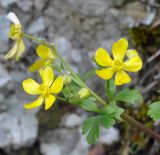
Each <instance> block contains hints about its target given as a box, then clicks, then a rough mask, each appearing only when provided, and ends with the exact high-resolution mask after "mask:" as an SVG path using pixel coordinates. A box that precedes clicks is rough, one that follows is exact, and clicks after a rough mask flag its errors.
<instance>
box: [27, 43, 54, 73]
mask: <svg viewBox="0 0 160 155" xmlns="http://www.w3.org/2000/svg"><path fill="white" fill-rule="evenodd" d="M36 53H37V55H38V56H39V57H40V58H41V59H40V60H37V61H36V62H35V63H34V64H33V65H31V66H30V67H29V69H28V70H29V71H30V72H34V71H36V70H39V69H40V68H41V67H43V66H48V65H50V64H51V63H52V62H53V60H54V59H55V55H54V53H53V51H52V50H51V49H50V48H49V47H48V46H46V45H43V44H41V45H39V46H38V47H37V49H36Z"/></svg>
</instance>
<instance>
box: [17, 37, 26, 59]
mask: <svg viewBox="0 0 160 155" xmlns="http://www.w3.org/2000/svg"><path fill="white" fill-rule="evenodd" d="M17 44H18V50H17V53H16V61H17V60H19V58H20V57H21V55H22V54H23V52H24V51H25V45H24V42H23V40H22V39H20V40H17Z"/></svg>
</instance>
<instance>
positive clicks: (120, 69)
mask: <svg viewBox="0 0 160 155" xmlns="http://www.w3.org/2000/svg"><path fill="white" fill-rule="evenodd" d="M127 48H128V41H127V40H126V39H125V38H122V39H120V40H119V41H117V42H115V43H114V44H113V46H112V53H113V58H114V59H113V60H112V58H111V57H110V55H109V53H108V52H107V51H106V50H105V49H103V48H99V49H98V50H97V51H96V54H95V61H96V62H97V64H98V65H100V66H101V67H103V68H102V69H100V70H96V74H97V75H98V76H99V77H101V78H102V79H105V80H108V79H111V78H112V77H113V75H114V73H116V76H115V85H122V84H125V83H129V82H130V81H131V78H130V76H129V75H128V74H127V73H126V72H125V71H129V72H137V71H139V70H140V69H141V68H142V60H141V58H140V57H139V55H138V52H137V51H136V50H133V49H131V50H127ZM125 56H127V58H128V59H127V60H126V61H124V57H125Z"/></svg>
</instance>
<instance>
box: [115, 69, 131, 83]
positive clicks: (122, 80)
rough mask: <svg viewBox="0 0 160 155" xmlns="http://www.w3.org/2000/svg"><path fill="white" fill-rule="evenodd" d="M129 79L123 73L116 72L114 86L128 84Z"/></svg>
mask: <svg viewBox="0 0 160 155" xmlns="http://www.w3.org/2000/svg"><path fill="white" fill-rule="evenodd" d="M130 81H131V78H130V77H129V75H128V74H127V73H126V72H125V71H123V70H122V71H118V72H117V74H116V77H115V85H122V84H125V83H129V82H130Z"/></svg>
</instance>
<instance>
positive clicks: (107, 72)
mask: <svg viewBox="0 0 160 155" xmlns="http://www.w3.org/2000/svg"><path fill="white" fill-rule="evenodd" d="M114 72H115V71H114V69H113V68H112V67H109V68H103V69H101V70H96V74H97V75H98V76H99V77H100V78H102V79H105V80H108V79H110V78H112V76H113V74H114Z"/></svg>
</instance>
